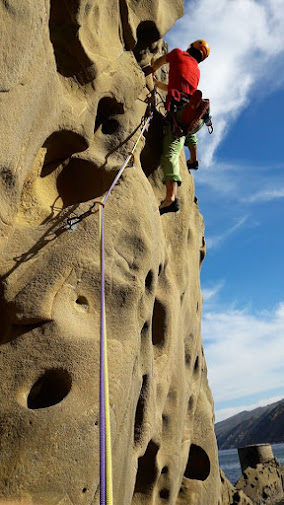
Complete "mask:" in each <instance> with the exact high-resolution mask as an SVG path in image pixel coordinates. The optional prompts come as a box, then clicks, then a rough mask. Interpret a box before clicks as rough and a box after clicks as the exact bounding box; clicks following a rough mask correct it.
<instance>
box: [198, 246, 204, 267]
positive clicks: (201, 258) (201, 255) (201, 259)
mask: <svg viewBox="0 0 284 505" xmlns="http://www.w3.org/2000/svg"><path fill="white" fill-rule="evenodd" d="M204 258H205V251H203V250H202V249H201V250H200V259H199V265H201V263H202V261H203V260H204Z"/></svg>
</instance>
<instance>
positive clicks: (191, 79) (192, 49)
mask: <svg viewBox="0 0 284 505" xmlns="http://www.w3.org/2000/svg"><path fill="white" fill-rule="evenodd" d="M209 53H210V47H209V45H208V43H207V42H206V41H205V40H196V41H195V42H192V44H190V46H189V47H188V49H187V50H186V51H182V50H181V49H178V48H177V49H173V50H172V51H171V52H169V53H167V54H164V55H163V56H161V57H160V58H158V59H157V60H155V61H154V62H152V65H151V67H152V73H153V74H155V72H156V71H157V70H158V69H159V68H160V67H161V66H162V65H165V64H166V63H169V82H168V84H166V83H163V82H161V81H158V79H156V77H155V75H154V76H153V79H154V82H155V84H156V86H157V87H159V88H160V89H163V90H164V91H167V99H166V109H167V110H168V111H170V114H168V117H169V118H170V120H169V121H168V120H166V123H165V131H164V137H163V154H162V157H161V165H162V167H163V171H164V178H163V182H164V184H165V185H166V197H165V200H164V201H163V202H162V203H161V205H160V207H159V210H160V214H164V213H166V212H177V211H178V210H179V202H178V198H177V188H178V186H179V185H180V184H181V177H180V172H179V155H180V152H181V150H182V148H183V146H184V145H186V146H187V147H188V148H189V151H190V159H189V161H188V162H187V167H188V169H189V170H191V169H193V170H197V168H198V160H197V138H196V135H195V134H196V132H197V131H199V130H200V129H201V128H202V126H203V124H204V122H206V124H207V125H208V126H210V125H211V124H212V123H211V117H210V116H209V114H208V115H207V116H204V117H203V118H202V119H201V120H200V121H199V123H198V126H197V127H196V128H195V129H194V130H192V131H190V132H189V133H187V134H184V133H182V135H181V136H177V135H176V132H175V131H174V124H173V119H172V118H173V116H174V122H175V124H179V125H180V126H181V127H182V126H183V125H181V123H180V118H181V114H182V109H183V107H184V106H185V105H186V104H187V103H188V102H189V98H190V96H191V95H192V94H193V93H194V92H195V91H196V90H197V86H198V83H199V78H200V70H199V67H198V64H199V63H200V62H201V61H204V60H205V59H206V58H207V57H208V56H209ZM176 90H177V92H176ZM177 97H179V100H177ZM173 106H174V107H173Z"/></svg>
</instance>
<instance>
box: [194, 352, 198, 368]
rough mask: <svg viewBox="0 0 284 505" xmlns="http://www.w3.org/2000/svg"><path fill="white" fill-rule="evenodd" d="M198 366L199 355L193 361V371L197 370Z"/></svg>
mask: <svg viewBox="0 0 284 505" xmlns="http://www.w3.org/2000/svg"><path fill="white" fill-rule="evenodd" d="M198 367H199V357H198V356H196V360H195V363H194V371H195V372H197V370H198Z"/></svg>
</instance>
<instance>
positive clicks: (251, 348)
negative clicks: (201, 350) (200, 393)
mask: <svg viewBox="0 0 284 505" xmlns="http://www.w3.org/2000/svg"><path fill="white" fill-rule="evenodd" d="M283 328H284V302H281V303H279V304H278V305H277V306H276V307H274V308H273V309H271V310H270V311H261V312H257V313H253V312H252V311H251V310H250V309H249V308H246V309H244V310H238V309H231V308H225V307H219V310H216V308H215V310H214V311H213V310H206V307H205V310H204V315H203V321H202V335H203V339H204V341H205V343H206V345H205V355H206V360H207V363H208V376H209V382H210V386H211V388H212V391H213V396H214V399H215V402H217V403H218V402H222V403H223V402H228V403H229V404H231V405H234V400H236V399H241V398H247V397H249V396H253V395H256V394H258V395H260V394H261V395H262V397H265V396H264V395H265V392H272V391H273V390H276V389H278V392H279V388H281V385H283V384H284V370H283V362H284V346H283ZM244 403H245V402H244Z"/></svg>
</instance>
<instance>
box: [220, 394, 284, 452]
mask: <svg viewBox="0 0 284 505" xmlns="http://www.w3.org/2000/svg"><path fill="white" fill-rule="evenodd" d="M215 433H216V437H217V442H218V447H219V449H232V448H235V447H236V448H237V447H241V446H244V445H249V444H259V443H265V442H269V443H279V442H283V441H284V399H283V400H280V401H279V402H276V403H272V404H271V405H267V406H266V407H258V408H256V409H254V410H251V411H246V410H245V411H243V412H240V413H239V414H236V415H235V416H232V417H229V418H228V419H225V420H224V421H220V422H219V423H216V425H215Z"/></svg>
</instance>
